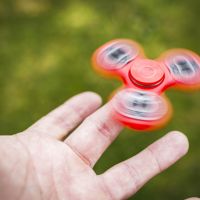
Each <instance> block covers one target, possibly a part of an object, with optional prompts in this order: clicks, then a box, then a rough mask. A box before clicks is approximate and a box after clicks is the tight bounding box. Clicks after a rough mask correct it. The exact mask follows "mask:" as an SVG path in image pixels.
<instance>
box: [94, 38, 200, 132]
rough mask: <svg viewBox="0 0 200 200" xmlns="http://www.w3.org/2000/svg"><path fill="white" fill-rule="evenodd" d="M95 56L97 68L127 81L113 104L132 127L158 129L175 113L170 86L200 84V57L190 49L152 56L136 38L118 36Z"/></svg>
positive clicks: (126, 124)
mask: <svg viewBox="0 0 200 200" xmlns="http://www.w3.org/2000/svg"><path fill="white" fill-rule="evenodd" d="M92 60H93V66H94V68H95V69H96V70H97V71H99V72H101V73H103V74H105V75H111V76H114V77H118V78H119V79H120V80H121V81H122V82H123V86H122V87H120V88H119V89H118V90H117V91H116V92H115V93H114V94H113V95H112V100H111V106H112V110H113V116H114V117H115V118H116V119H117V120H118V121H119V122H121V123H122V124H123V125H125V126H128V127H130V128H132V129H136V130H151V129H157V128H159V127H160V126H162V125H164V124H166V123H167V121H168V120H169V119H170V117H171V115H172V114H171V113H172V108H171V104H170V102H169V100H168V99H167V97H166V96H165V95H164V91H165V90H166V89H167V88H169V87H177V88H180V89H194V88H200V57H199V55H197V54H195V53H193V52H191V51H189V50H185V49H172V50H169V51H167V52H165V53H164V54H162V55H161V56H160V57H159V58H158V59H156V60H150V59H148V58H146V56H145V54H144V52H143V50H142V48H141V47H140V45H139V44H137V43H136V42H134V41H131V40H127V39H118V40H113V41H110V42H108V43H106V44H104V45H103V46H101V47H100V48H99V49H97V50H96V51H95V53H94V55H93V57H92Z"/></svg>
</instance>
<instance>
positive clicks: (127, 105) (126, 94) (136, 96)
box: [113, 88, 168, 121]
mask: <svg viewBox="0 0 200 200" xmlns="http://www.w3.org/2000/svg"><path fill="white" fill-rule="evenodd" d="M113 100H114V101H113V106H114V109H115V111H116V112H118V113H119V114H121V115H123V116H126V117H128V118H131V119H136V120H144V121H152V120H159V119H161V118H162V117H164V116H165V114H166V113H167V109H168V107H167V103H166V101H165V100H164V98H163V97H161V96H160V95H158V94H156V93H153V92H146V91H143V90H136V89H130V88H129V89H123V90H121V91H120V92H119V93H117V94H116V95H115V97H114V99H113Z"/></svg>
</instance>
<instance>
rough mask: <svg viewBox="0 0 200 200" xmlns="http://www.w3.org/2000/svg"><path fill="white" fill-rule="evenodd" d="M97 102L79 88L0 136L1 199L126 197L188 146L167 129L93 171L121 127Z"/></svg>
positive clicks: (59, 199)
mask: <svg viewBox="0 0 200 200" xmlns="http://www.w3.org/2000/svg"><path fill="white" fill-rule="evenodd" d="M100 104H101V99H100V97H99V96H97V95H96V94H94V93H91V92H86V93H82V94H79V95H77V96H75V97H73V98H71V99H70V100H68V101H67V102H66V103H64V104H63V105H62V106H60V107H59V108H57V109H56V110H54V111H52V112H51V113H50V114H48V115H47V116H45V117H43V118H42V119H41V120H39V121H38V122H36V123H35V124H34V125H33V126H31V127H30V128H28V129H27V130H25V131H23V132H21V133H18V134H16V135H14V136H1V137H0V159H1V163H0V177H1V178H0V199H6V200H13V199H16V200H27V199H28V200H35V199H37V200H40V199H43V200H44V199H47V200H50V199H52V200H57V199H58V200H64V199H65V200H66V199H70V200H82V199H83V200H86V199H87V200H94V199H95V200H98V199H99V200H117V199H126V198H128V197H130V196H131V195H133V194H135V193H136V192H137V191H138V190H139V189H140V188H141V187H142V186H143V185H144V184H145V183H146V182H147V181H148V180H149V179H151V178H152V177H153V176H155V175H157V174H158V173H160V172H162V171H163V170H165V169H166V168H168V167H169V166H170V165H172V164H174V163H175V162H176V161H177V160H178V159H180V158H181V157H182V156H183V155H184V154H185V153H186V152H187V151H188V140H187V138H186V137H185V136H184V135H183V134H182V133H179V132H171V133H169V134H167V135H166V136H164V137H163V138H161V139H160V140H158V141H156V142H155V143H153V144H152V145H150V146H149V147H147V148H146V149H145V150H143V151H142V152H140V153H139V154H137V155H136V156H134V157H132V158H130V159H128V160H126V161H124V162H121V163H119V164H117V165H115V166H114V167H112V168H111V169H109V170H108V171H106V172H105V173H103V174H101V175H96V174H95V172H94V171H93V169H92V168H93V167H94V165H95V163H96V162H97V161H98V159H99V158H100V156H101V155H102V154H103V152H104V151H105V150H106V148H107V147H108V146H109V145H110V144H111V143H112V141H113V140H114V139H115V138H116V137H117V135H118V134H119V132H120V130H121V129H122V127H121V125H120V124H118V123H117V122H116V121H115V120H114V119H112V118H111V112H110V107H109V105H105V106H103V107H102V108H100V109H99V110H97V108H98V107H99V106H100ZM95 110H97V111H95ZM83 120H84V121H83ZM82 121H83V122H82ZM81 122H82V123H81ZM80 123H81V125H80V126H78V125H79V124H80ZM77 126H78V128H76V127H77ZM75 128H76V129H75ZM69 133H71V134H70V135H68V134H69ZM67 135H68V137H66V136H67Z"/></svg>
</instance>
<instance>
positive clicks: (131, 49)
mask: <svg viewBox="0 0 200 200" xmlns="http://www.w3.org/2000/svg"><path fill="white" fill-rule="evenodd" d="M139 48H140V47H139V46H138V45H137V44H136V43H134V42H132V41H130V40H125V39H119V40H113V41H111V42H108V43H106V44H105V45H103V46H102V47H100V48H99V49H97V51H96V52H95V53H94V55H93V61H94V65H95V66H96V67H98V68H100V69H101V70H105V71H108V72H109V71H113V70H119V69H121V68H122V67H124V66H125V65H126V64H128V63H129V62H130V61H132V60H134V59H135V58H136V57H137V56H138V54H139Z"/></svg>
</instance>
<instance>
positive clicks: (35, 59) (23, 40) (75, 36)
mask: <svg viewBox="0 0 200 200" xmlns="http://www.w3.org/2000/svg"><path fill="white" fill-rule="evenodd" d="M199 8H200V1H198V0H191V1H187V0H182V1H180V0H173V1H172V0H165V1H159V0H148V1H146V0H127V1H121V0H115V1H107V0H101V1H97V0H95V1H94V0H85V1H76V0H71V1H69V0H68V1H61V0H15V1H12V0H1V1H0V44H1V47H0V113H1V115H0V132H1V133H2V134H13V133H16V132H19V131H22V130H24V129H25V128H27V127H28V126H30V125H31V124H32V123H33V122H35V121H36V120H37V119H39V118H40V117H42V116H43V115H44V114H46V113H48V112H49V111H50V110H51V109H53V108H55V107H56V106H58V105H59V104H61V103H62V102H64V101H65V100H66V99H67V98H69V97H71V96H72V95H75V94H77V93H79V92H82V91H85V90H91V91H95V92H97V93H99V94H100V95H101V96H102V97H103V99H104V102H105V101H106V99H107V96H108V95H109V94H110V93H111V92H112V91H113V90H114V89H115V88H117V87H118V86H119V85H120V84H119V83H118V82H116V81H114V80H108V79H104V78H103V77H101V76H99V75H98V74H96V73H95V72H94V71H93V70H92V68H91V64H90V57H91V54H92V52H93V51H94V50H95V49H96V48H97V47H99V46H100V45H102V44H103V43H105V42H107V41H109V40H110V39H114V38H130V39H134V40H137V41H138V42H140V43H141V45H142V46H143V47H144V49H145V51H146V53H147V55H148V56H149V57H151V58H155V57H157V56H159V54H160V53H162V52H163V51H165V50H167V49H169V48H174V47H183V48H188V49H191V50H193V51H196V52H197V53H200V45H199V44H200V39H199V36H200V28H199V18H200V12H199ZM167 95H168V97H169V98H170V100H171V101H172V103H173V106H174V116H173V119H172V120H171V122H170V123H169V124H168V125H167V126H166V127H165V128H164V129H162V130H159V131H156V132H154V133H147V134H145V133H140V134H138V133H137V132H132V131H130V130H124V131H123V132H122V133H121V134H120V136H119V137H118V139H117V140H116V141H115V142H114V143H113V144H112V145H111V147H110V148H109V149H108V151H107V152H106V153H105V154H104V156H103V157H102V158H101V159H100V161H99V162H98V163H97V165H96V167H95V170H96V172H97V173H101V172H103V171H105V170H106V169H107V168H109V167H110V166H112V165H113V164H116V163H118V162H120V161H122V160H124V159H126V158H128V157H130V156H132V155H134V154H135V153H137V152H139V151H140V150H142V149H143V148H144V147H146V146H147V145H148V144H150V143H151V142H153V141H155V140H156V139H158V138H159V137H161V136H162V135H164V134H165V133H166V132H167V131H170V130H174V129H177V130H180V131H183V132H184V133H186V135H187V136H188V138H189V140H190V151H189V153H188V154H187V156H186V157H185V158H183V159H182V160H181V161H179V162H178V163H177V164H176V165H175V166H173V167H172V168H170V169H168V170H167V171H166V172H164V173H162V174H161V175H159V176H157V177H156V178H154V179H153V180H152V181H151V182H150V183H148V184H147V185H146V186H145V187H144V188H143V189H142V190H141V191H139V192H138V193H137V195H136V196H135V198H133V199H136V200H140V199H154V200H160V199H162V200H168V199H173V200H176V199H184V198H186V197H189V196H198V195H200V158H199V155H200V148H199V141H200V92H194V93H183V92H179V91H174V90H171V91H168V92H167ZM130 199H132V198H130Z"/></svg>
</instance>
